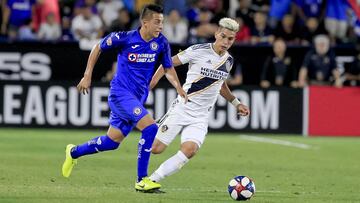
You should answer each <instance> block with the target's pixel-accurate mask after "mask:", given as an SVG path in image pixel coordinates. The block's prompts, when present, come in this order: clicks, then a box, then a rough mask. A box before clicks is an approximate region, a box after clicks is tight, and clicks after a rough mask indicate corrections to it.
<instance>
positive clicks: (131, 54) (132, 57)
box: [128, 53, 138, 62]
mask: <svg viewBox="0 0 360 203" xmlns="http://www.w3.org/2000/svg"><path fill="white" fill-rule="evenodd" d="M137 56H138V55H137V54H134V53H129V55H128V59H129V61H131V62H134V61H136V59H137Z"/></svg>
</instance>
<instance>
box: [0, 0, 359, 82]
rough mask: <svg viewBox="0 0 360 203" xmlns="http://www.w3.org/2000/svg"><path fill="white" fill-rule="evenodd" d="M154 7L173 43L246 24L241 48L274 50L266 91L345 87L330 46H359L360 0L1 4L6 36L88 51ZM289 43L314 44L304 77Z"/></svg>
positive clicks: (34, 0)
mask: <svg viewBox="0 0 360 203" xmlns="http://www.w3.org/2000/svg"><path fill="white" fill-rule="evenodd" d="M149 3H158V4H161V5H162V6H163V7H164V11H165V21H164V28H163V34H164V35H165V36H166V37H167V38H168V40H169V42H170V43H176V44H195V43H205V42H209V41H212V40H213V37H214V33H215V31H216V29H217V23H218V21H219V19H221V18H222V17H226V16H228V17H232V18H234V19H236V21H237V22H238V23H239V25H240V31H239V32H238V33H237V36H236V43H238V44H250V45H264V44H265V45H271V46H273V49H274V53H273V55H272V56H269V58H268V60H267V61H266V63H265V64H264V68H263V73H262V74H261V84H260V85H261V86H263V87H268V86H270V84H275V85H282V84H283V83H287V84H289V86H293V87H295V86H304V85H305V84H306V81H307V80H305V78H310V79H313V80H314V81H315V83H317V82H323V81H329V80H332V81H333V84H335V85H336V86H341V85H340V82H339V77H340V73H339V72H338V69H337V67H336V63H335V61H334V57H335V55H334V53H333V52H332V51H331V50H330V47H331V46H332V45H336V44H356V43H359V36H360V20H359V19H360V1H359V0H1V8H2V9H1V13H2V14H1V15H0V17H1V39H2V40H3V41H15V40H39V41H79V44H80V48H82V49H85V50H89V49H91V47H92V46H93V44H94V43H96V42H97V41H98V40H99V39H100V38H101V37H103V36H104V35H106V34H107V33H110V32H112V31H120V30H131V29H136V28H138V27H139V25H140V24H139V20H138V16H139V12H140V11H141V8H142V7H143V6H144V5H145V4H149ZM315 38H316V39H317V40H314V39H315ZM288 45H315V46H314V47H315V48H314V49H313V50H311V51H310V52H309V53H308V54H307V55H306V57H305V60H304V63H303V66H302V67H301V68H300V72H298V71H296V70H290V71H289V69H288V68H286V67H287V66H290V64H291V59H290V58H289V57H288V56H287V55H286V47H287V46H288ZM324 51H325V53H323V52H324ZM355 58H356V59H358V60H359V57H355ZM355 61H356V60H355ZM318 66H326V67H325V68H323V67H322V68H321V69H320V70H318ZM358 66H360V65H358ZM354 67H355V68H354V70H355V73H356V71H358V69H359V67H357V66H356V65H354ZM295 72H297V73H295ZM236 73H239V74H235V76H234V78H233V79H232V80H231V81H229V84H241V81H242V79H241V67H240V65H239V66H238V68H237V70H236ZM287 75H288V76H287ZM238 76H240V77H238ZM285 76H286V77H290V79H288V78H286V77H285ZM355 76H356V77H355V79H356V80H357V81H358V80H359V78H358V77H359V76H358V75H356V74H355ZM269 77H270V79H269ZM352 77H353V75H351V76H349V78H352ZM239 81H240V83H239ZM357 83H358V82H357Z"/></svg>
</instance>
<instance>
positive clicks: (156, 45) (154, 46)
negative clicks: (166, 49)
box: [150, 42, 159, 51]
mask: <svg viewBox="0 0 360 203" xmlns="http://www.w3.org/2000/svg"><path fill="white" fill-rule="evenodd" d="M150 48H151V50H153V51H156V50H158V48H159V45H158V44H157V43H156V42H151V43H150Z"/></svg>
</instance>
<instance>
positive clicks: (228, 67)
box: [225, 60, 231, 71]
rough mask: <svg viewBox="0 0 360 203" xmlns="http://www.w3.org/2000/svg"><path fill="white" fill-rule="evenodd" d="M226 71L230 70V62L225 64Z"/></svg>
mask: <svg viewBox="0 0 360 203" xmlns="http://www.w3.org/2000/svg"><path fill="white" fill-rule="evenodd" d="M225 67H226V70H227V71H229V70H230V69H231V61H230V60H227V61H226V63H225Z"/></svg>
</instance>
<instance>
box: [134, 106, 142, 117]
mask: <svg viewBox="0 0 360 203" xmlns="http://www.w3.org/2000/svg"><path fill="white" fill-rule="evenodd" d="M133 113H134V114H135V115H136V116H138V115H140V114H141V108H140V107H135V108H134V111H133Z"/></svg>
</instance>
